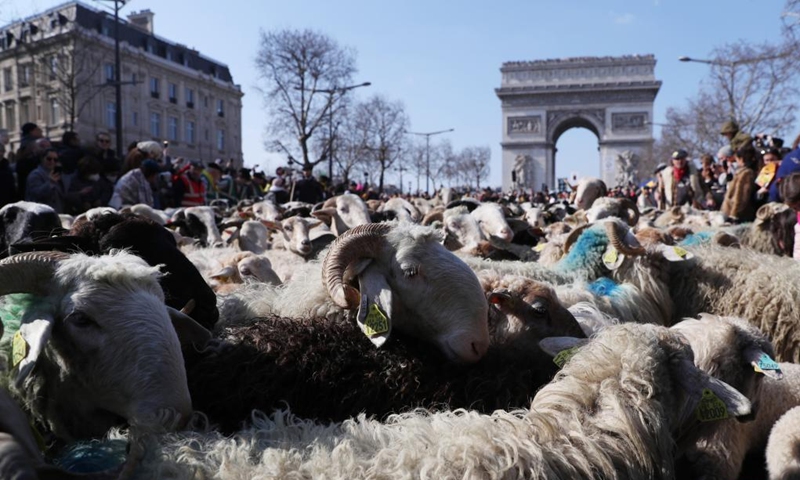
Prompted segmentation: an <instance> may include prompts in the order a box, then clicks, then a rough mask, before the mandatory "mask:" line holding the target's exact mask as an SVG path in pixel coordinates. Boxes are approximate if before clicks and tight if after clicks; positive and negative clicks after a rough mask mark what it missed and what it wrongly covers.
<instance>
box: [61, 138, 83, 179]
mask: <svg viewBox="0 0 800 480" xmlns="http://www.w3.org/2000/svg"><path fill="white" fill-rule="evenodd" d="M82 158H83V148H81V139H80V137H79V136H78V134H77V133H76V132H64V135H61V148H59V150H58V160H59V163H61V169H62V172H63V173H64V176H65V177H66V176H69V175H72V174H73V173H75V170H77V168H78V161H79V160H80V159H82Z"/></svg>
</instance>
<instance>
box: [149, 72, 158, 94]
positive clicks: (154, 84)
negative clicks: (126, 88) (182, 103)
mask: <svg viewBox="0 0 800 480" xmlns="http://www.w3.org/2000/svg"><path fill="white" fill-rule="evenodd" d="M159 93H160V88H159V82H158V79H157V78H156V77H150V96H151V97H153V98H158V97H159Z"/></svg>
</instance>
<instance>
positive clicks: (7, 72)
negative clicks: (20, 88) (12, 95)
mask: <svg viewBox="0 0 800 480" xmlns="http://www.w3.org/2000/svg"><path fill="white" fill-rule="evenodd" d="M3 85H4V88H3V90H5V91H6V92H10V91H11V90H13V89H14V73H13V72H12V71H11V68H10V67H9V68H4V69H3Z"/></svg>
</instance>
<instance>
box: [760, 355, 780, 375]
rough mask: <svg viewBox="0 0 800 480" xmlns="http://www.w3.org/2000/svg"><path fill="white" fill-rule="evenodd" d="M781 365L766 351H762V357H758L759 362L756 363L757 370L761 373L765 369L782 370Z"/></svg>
mask: <svg viewBox="0 0 800 480" xmlns="http://www.w3.org/2000/svg"><path fill="white" fill-rule="evenodd" d="M780 369H781V366H780V365H778V363H777V362H776V361H775V360H773V359H771V358H770V357H769V355H767V354H766V353H762V354H761V357H759V359H758V363H756V366H755V371H756V372H759V373H764V371H765V370H778V371H780Z"/></svg>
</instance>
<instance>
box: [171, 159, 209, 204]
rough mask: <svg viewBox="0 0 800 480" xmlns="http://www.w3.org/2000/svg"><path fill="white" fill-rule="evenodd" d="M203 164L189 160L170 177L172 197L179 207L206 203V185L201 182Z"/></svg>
mask: <svg viewBox="0 0 800 480" xmlns="http://www.w3.org/2000/svg"><path fill="white" fill-rule="evenodd" d="M202 178H203V164H202V163H201V162H200V160H192V161H190V162H189V163H188V164H187V165H186V167H184V168H181V170H179V172H178V174H176V175H175V176H174V177H173V179H172V191H173V193H172V198H173V200H174V202H175V204H176V205H180V206H181V207H198V206H200V205H205V204H206V186H205V184H204V183H203V180H202Z"/></svg>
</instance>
